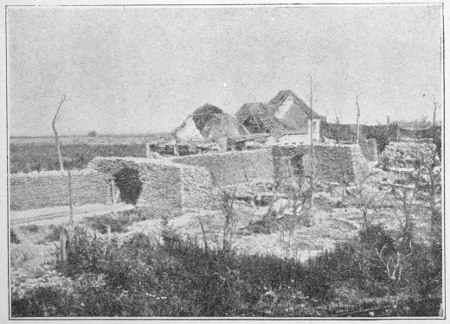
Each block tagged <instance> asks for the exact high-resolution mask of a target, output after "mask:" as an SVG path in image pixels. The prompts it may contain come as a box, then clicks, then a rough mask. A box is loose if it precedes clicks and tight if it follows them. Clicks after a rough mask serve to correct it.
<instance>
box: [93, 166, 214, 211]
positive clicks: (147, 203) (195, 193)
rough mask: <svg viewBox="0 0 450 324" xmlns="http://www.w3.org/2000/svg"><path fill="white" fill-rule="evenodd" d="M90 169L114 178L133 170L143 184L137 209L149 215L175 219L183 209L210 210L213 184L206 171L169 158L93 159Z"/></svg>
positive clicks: (212, 200)
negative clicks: (123, 172)
mask: <svg viewBox="0 0 450 324" xmlns="http://www.w3.org/2000/svg"><path fill="white" fill-rule="evenodd" d="M89 167H90V168H92V169H95V170H97V171H100V172H104V173H107V174H109V175H111V176H114V175H115V174H117V173H118V172H120V170H123V169H134V170H137V172H138V173H139V178H140V181H141V183H142V188H141V190H140V194H139V197H138V199H137V202H136V207H137V208H138V209H142V210H143V211H145V212H146V213H148V214H149V215H150V216H153V217H160V216H169V217H172V216H177V215H179V214H180V213H182V212H183V211H184V210H186V209H193V208H204V209H209V208H213V202H214V199H213V193H212V192H213V184H212V180H211V177H210V174H209V172H208V170H206V169H204V168H201V167H196V166H190V165H182V164H176V163H173V162H172V161H170V160H168V159H148V158H95V159H93V160H92V161H91V162H90V163H89Z"/></svg>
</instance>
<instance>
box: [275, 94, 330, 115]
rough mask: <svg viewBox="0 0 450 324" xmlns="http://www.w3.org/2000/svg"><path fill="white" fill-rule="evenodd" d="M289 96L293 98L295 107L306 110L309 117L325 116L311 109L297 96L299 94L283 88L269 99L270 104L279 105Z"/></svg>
mask: <svg viewBox="0 0 450 324" xmlns="http://www.w3.org/2000/svg"><path fill="white" fill-rule="evenodd" d="M288 98H292V99H293V103H294V105H295V108H297V109H298V110H300V111H302V112H304V113H305V114H306V115H307V116H308V118H310V116H311V115H312V119H322V118H323V117H322V116H320V115H319V114H317V113H316V112H315V111H314V110H312V109H311V107H309V106H308V105H307V104H306V103H305V102H304V101H303V100H302V99H300V98H299V97H297V95H296V94H295V93H294V92H293V91H292V90H281V91H280V92H278V94H277V95H276V96H275V97H273V98H272V99H271V100H270V101H269V105H271V106H275V107H279V106H280V105H282V104H283V103H284V102H285V101H286V100H287V99H288Z"/></svg>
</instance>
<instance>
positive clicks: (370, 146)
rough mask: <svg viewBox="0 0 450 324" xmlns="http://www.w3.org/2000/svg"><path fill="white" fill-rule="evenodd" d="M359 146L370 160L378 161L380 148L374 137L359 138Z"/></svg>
mask: <svg viewBox="0 0 450 324" xmlns="http://www.w3.org/2000/svg"><path fill="white" fill-rule="evenodd" d="M359 146H360V147H361V151H362V154H363V155H364V157H365V158H366V160H367V161H368V162H376V161H378V148H377V141H376V140H375V139H373V138H370V139H367V140H364V139H361V140H359Z"/></svg>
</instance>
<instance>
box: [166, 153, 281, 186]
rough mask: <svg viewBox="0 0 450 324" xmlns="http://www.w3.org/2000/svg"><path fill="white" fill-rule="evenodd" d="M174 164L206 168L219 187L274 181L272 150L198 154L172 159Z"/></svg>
mask: <svg viewBox="0 0 450 324" xmlns="http://www.w3.org/2000/svg"><path fill="white" fill-rule="evenodd" d="M171 160H172V161H173V162H176V163H180V164H188V165H195V166H201V167H203V168H206V169H207V170H208V171H209V173H210V175H211V178H212V181H213V185H214V186H217V187H223V186H229V185H235V184H239V183H244V182H249V181H259V180H261V181H267V180H272V179H273V174H274V164H273V156H272V151H271V149H269V148H267V149H261V150H251V151H233V152H224V153H207V154H196V155H189V156H183V157H175V158H172V159H171Z"/></svg>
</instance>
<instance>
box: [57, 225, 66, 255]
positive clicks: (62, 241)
mask: <svg viewBox="0 0 450 324" xmlns="http://www.w3.org/2000/svg"><path fill="white" fill-rule="evenodd" d="M59 245H60V246H59V247H60V248H59V251H60V257H61V261H62V262H66V260H67V253H66V252H67V251H66V245H67V237H66V231H65V230H64V229H63V230H61V232H60V233H59Z"/></svg>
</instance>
